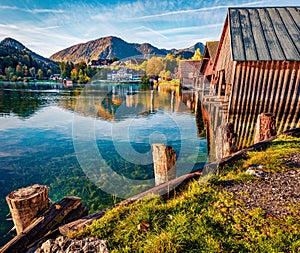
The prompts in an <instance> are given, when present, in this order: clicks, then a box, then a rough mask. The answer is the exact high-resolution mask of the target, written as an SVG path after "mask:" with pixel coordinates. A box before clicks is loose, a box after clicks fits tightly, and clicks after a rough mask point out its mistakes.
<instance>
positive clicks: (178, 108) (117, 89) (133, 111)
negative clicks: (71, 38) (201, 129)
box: [62, 85, 188, 121]
mask: <svg viewBox="0 0 300 253" xmlns="http://www.w3.org/2000/svg"><path fill="white" fill-rule="evenodd" d="M140 88H141V87H140V86H138V85H137V86H132V85H118V86H112V85H107V86H102V87H92V86H90V87H86V88H85V89H84V90H83V91H82V93H81V96H79V97H78V98H77V99H76V103H73V104H72V108H73V109H74V110H76V112H77V113H80V114H83V115H85V116H91V117H99V118H101V119H103V120H115V121H119V120H124V119H126V118H128V117H132V116H147V115H149V114H152V113H155V112H157V110H159V109H163V110H164V111H168V112H177V113H184V112H187V111H188V109H187V107H186V106H185V105H184V104H183V103H181V102H182V97H181V95H180V94H179V92H171V91H170V92H158V91H154V90H144V89H140ZM73 102H74V101H73ZM62 106H64V107H65V106H66V104H62Z"/></svg>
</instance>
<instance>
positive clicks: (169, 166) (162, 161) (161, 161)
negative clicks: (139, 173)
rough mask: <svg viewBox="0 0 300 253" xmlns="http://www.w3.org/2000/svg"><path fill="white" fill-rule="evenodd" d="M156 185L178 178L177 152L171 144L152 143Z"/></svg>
mask: <svg viewBox="0 0 300 253" xmlns="http://www.w3.org/2000/svg"><path fill="white" fill-rule="evenodd" d="M152 155H153V163H154V174H155V185H160V184H163V183H165V182H168V181H169V180H171V179H174V178H176V168H175V164H176V153H175V151H174V150H173V148H172V147H171V146H166V145H165V144H161V143H154V144H152Z"/></svg>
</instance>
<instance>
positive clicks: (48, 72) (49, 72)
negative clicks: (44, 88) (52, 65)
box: [47, 69, 52, 77]
mask: <svg viewBox="0 0 300 253" xmlns="http://www.w3.org/2000/svg"><path fill="white" fill-rule="evenodd" d="M51 75H52V70H51V69H48V70H47V77H50V76H51Z"/></svg>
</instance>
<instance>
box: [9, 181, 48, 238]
mask: <svg viewBox="0 0 300 253" xmlns="http://www.w3.org/2000/svg"><path fill="white" fill-rule="evenodd" d="M48 193H49V188H48V187H46V186H44V185H38V184H35V185H32V186H29V187H26V188H21V189H19V190H17V191H13V192H11V193H10V194H9V195H7V196H6V202H7V204H8V206H9V209H10V212H11V215H12V218H13V222H14V224H15V226H16V230H17V234H20V233H22V232H23V231H24V229H25V228H26V227H28V226H29V225H30V224H31V223H32V221H33V220H34V219H35V218H37V216H38V215H39V214H41V213H42V212H44V211H45V210H47V209H48V207H49V198H48Z"/></svg>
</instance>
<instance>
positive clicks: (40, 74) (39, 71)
mask: <svg viewBox="0 0 300 253" xmlns="http://www.w3.org/2000/svg"><path fill="white" fill-rule="evenodd" d="M38 78H39V79H40V80H41V79H43V70H41V69H39V70H38Z"/></svg>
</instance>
